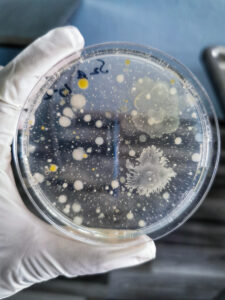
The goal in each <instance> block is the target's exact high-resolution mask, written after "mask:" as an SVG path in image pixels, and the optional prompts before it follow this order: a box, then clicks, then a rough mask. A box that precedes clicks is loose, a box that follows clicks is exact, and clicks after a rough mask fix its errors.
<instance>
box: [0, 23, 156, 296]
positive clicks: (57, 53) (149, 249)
mask: <svg viewBox="0 0 225 300" xmlns="http://www.w3.org/2000/svg"><path fill="white" fill-rule="evenodd" d="M83 46H84V40H83V37H82V36H81V34H80V32H79V31H78V30H77V29H76V28H74V27H64V28H57V29H54V30H52V31H50V32H49V33H47V34H46V35H45V36H43V37H41V38H39V39H38V40H36V41H35V42H34V43H33V44H31V45H30V46H29V47H28V48H26V49H25V50H24V51H23V52H22V53H21V54H19V55H18V56H17V57H16V58H15V59H14V60H13V61H12V62H10V63H9V64H8V65H7V66H6V67H4V68H2V69H1V70H0V299H2V298H4V297H7V296H10V295H12V294H14V293H16V292H18V291H20V290H22V289H23V288H25V287H28V286H30V285H32V284H34V283H36V282H41V281H45V280H48V279H51V278H54V277H57V276H59V275H64V276H67V277H73V276H78V275H84V274H94V273H101V272H106V271H109V270H112V269H116V268H122V267H127V266H133V265H137V264H140V263H143V262H146V261H148V260H150V259H153V258H154V257H155V251H156V250H155V245H154V242H153V241H152V240H151V239H150V238H149V237H147V236H141V237H139V238H137V239H134V240H132V241H129V242H123V243H120V244H118V245H109V244H108V245H107V244H105V245H104V244H103V245H88V246H87V244H86V243H85V242H81V241H78V240H77V241H76V240H74V239H70V238H69V237H67V236H64V235H63V234H62V233H60V232H58V231H57V230H56V229H55V228H53V227H52V226H50V225H48V224H46V223H44V222H43V221H41V220H40V219H38V218H37V217H35V216H34V215H33V214H32V213H31V212H30V211H28V209H27V208H26V207H25V205H24V203H23V201H22V199H21V198H20V195H19V193H18V191H17V188H16V185H15V182H14V177H13V174H12V170H11V165H10V162H11V149H10V148H11V147H10V146H11V144H12V139H13V136H14V134H15V129H16V124H17V120H18V116H19V113H20V110H21V108H22V106H23V103H24V101H25V100H26V98H27V96H28V94H29V93H30V91H31V89H32V88H33V87H34V85H35V84H36V82H37V81H38V79H39V78H40V77H41V76H42V75H43V74H45V73H46V72H47V71H48V70H49V69H50V68H51V67H52V66H53V65H54V64H55V63H57V62H58V61H59V60H61V59H62V58H64V57H66V56H68V55H69V54H71V53H73V52H76V51H78V50H80V49H82V48H83Z"/></svg>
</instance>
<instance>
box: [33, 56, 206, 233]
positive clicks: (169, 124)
mask: <svg viewBox="0 0 225 300" xmlns="http://www.w3.org/2000/svg"><path fill="white" fill-rule="evenodd" d="M83 64H84V66H83ZM140 70H141V71H139V69H138V68H136V66H135V62H134V61H133V60H132V58H130V57H129V58H128V57H127V58H125V57H122V58H121V59H119V58H118V57H117V60H115V61H114V62H113V63H110V60H108V61H107V59H97V60H93V61H88V62H87V63H85V61H84V62H83V63H81V64H80V65H79V69H77V67H76V65H75V66H74V67H72V69H71V70H67V71H65V74H64V73H63V74H61V77H60V78H59V79H58V81H56V82H55V83H54V84H53V86H52V87H51V88H50V89H48V90H47V91H46V94H45V96H44V97H43V101H42V103H41V105H40V107H38V109H37V111H36V112H35V113H33V115H32V117H31V116H30V119H29V122H28V125H29V127H30V144H29V163H30V168H31V172H32V174H33V179H34V184H35V186H36V187H37V186H40V188H41V189H42V190H43V191H44V193H45V194H46V195H47V198H49V199H51V201H52V204H53V205H54V207H55V208H56V209H58V210H59V211H61V212H62V213H63V214H65V215H66V216H67V217H68V218H69V219H70V220H72V221H73V222H74V223H75V224H77V225H79V226H80V225H82V226H90V227H96V228H97V227H101V228H112V226H113V227H114V228H118V229H121V228H125V229H135V228H142V227H145V226H149V224H151V223H154V222H156V221H158V220H159V219H162V218H163V217H164V216H165V214H166V213H167V212H168V211H171V210H173V208H174V207H175V205H176V203H178V201H179V199H181V198H182V193H183V192H184V189H187V187H188V186H191V184H192V180H193V178H194V176H196V170H197V168H198V166H199V162H200V161H201V158H202V152H201V147H202V141H203V134H202V131H201V128H200V126H198V114H197V111H196V109H195V99H194V98H193V97H192V96H191V95H189V94H188V95H186V94H184V95H183V97H181V92H180V91H181V87H180V89H179V84H178V80H177V79H176V80H175V79H174V74H172V75H171V76H170V77H168V78H167V79H165V77H164V78H158V77H154V76H153V75H154V74H153V73H154V72H153V71H152V73H151V72H147V71H146V69H144V67H143V70H145V71H143V70H142V69H141V68H140ZM72 74H73V75H72ZM74 74H75V77H73V76H74ZM181 101H185V103H186V104H185V106H183V105H180V103H181ZM180 106H181V107H185V109H186V110H182V111H181V107H180ZM42 174H44V175H42ZM182 188H183V190H182ZM177 189H179V192H180V194H178V191H177ZM179 197H180V198H179ZM176 201H177V202H176ZM112 224H113V225H112Z"/></svg>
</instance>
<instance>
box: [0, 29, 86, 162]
mask: <svg viewBox="0 0 225 300" xmlns="http://www.w3.org/2000/svg"><path fill="white" fill-rule="evenodd" d="M83 46H84V39H83V37H82V35H81V34H80V32H79V30H78V29H77V28H75V27H72V26H68V27H62V28H57V29H54V30H51V31H50V32H48V33H47V34H46V35H44V36H42V37H41V38H39V39H37V40H36V41H34V42H33V43H32V44H31V45H30V46H28V47H27V48H26V49H25V50H24V51H22V52H21V53H20V54H19V55H18V56H17V57H16V58H15V59H13V60H12V61H11V62H10V63H9V64H8V65H7V66H6V67H4V68H3V69H2V70H0V160H3V159H5V155H6V153H5V151H3V149H4V148H5V147H6V148H7V147H8V150H9V145H10V144H11V142H12V138H13V135H14V133H15V128H16V124H17V120H18V115H19V112H20V110H21V108H22V106H23V104H24V102H25V100H26V99H27V97H28V95H29V93H30V92H31V90H32V88H33V87H34V86H35V84H36V83H37V82H38V80H39V79H40V77H41V76H43V75H44V74H45V73H46V72H47V71H48V70H49V69H50V68H51V67H53V66H54V65H55V64H56V63H57V62H58V61H60V60H61V59H63V58H65V57H66V56H68V55H70V54H72V53H74V52H79V50H81V49H82V48H83ZM7 154H8V155H9V152H7Z"/></svg>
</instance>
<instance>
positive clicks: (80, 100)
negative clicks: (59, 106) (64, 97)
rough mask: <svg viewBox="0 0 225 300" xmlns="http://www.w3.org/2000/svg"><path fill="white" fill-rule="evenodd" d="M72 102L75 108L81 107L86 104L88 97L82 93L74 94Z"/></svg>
mask: <svg viewBox="0 0 225 300" xmlns="http://www.w3.org/2000/svg"><path fill="white" fill-rule="evenodd" d="M70 104H71V105H72V107H73V108H75V109H81V108H82V107H84V106H85V104H86V98H85V96H83V95H81V94H76V95H73V96H72V97H71V99H70Z"/></svg>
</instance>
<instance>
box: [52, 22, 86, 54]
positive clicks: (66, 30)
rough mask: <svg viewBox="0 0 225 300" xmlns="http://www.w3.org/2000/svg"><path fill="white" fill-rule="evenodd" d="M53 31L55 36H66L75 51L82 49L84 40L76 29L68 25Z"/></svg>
mask: <svg viewBox="0 0 225 300" xmlns="http://www.w3.org/2000/svg"><path fill="white" fill-rule="evenodd" d="M53 30H55V32H56V33H57V35H60V34H62V35H63V36H65V35H66V36H68V37H69V38H70V39H71V41H72V43H73V44H74V49H75V50H76V51H78V50H81V49H83V48H84V44H85V42H84V38H83V36H82V34H81V33H80V31H79V29H78V28H77V27H75V26H72V25H69V26H64V27H58V28H56V29H53Z"/></svg>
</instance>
